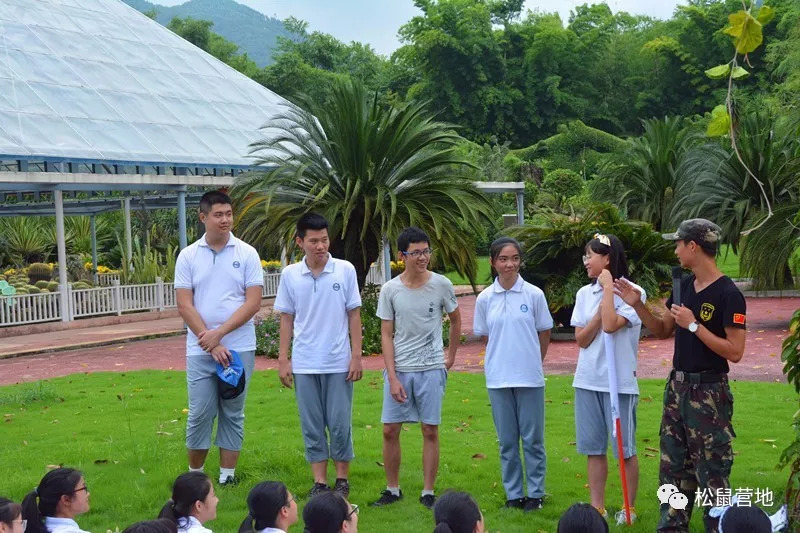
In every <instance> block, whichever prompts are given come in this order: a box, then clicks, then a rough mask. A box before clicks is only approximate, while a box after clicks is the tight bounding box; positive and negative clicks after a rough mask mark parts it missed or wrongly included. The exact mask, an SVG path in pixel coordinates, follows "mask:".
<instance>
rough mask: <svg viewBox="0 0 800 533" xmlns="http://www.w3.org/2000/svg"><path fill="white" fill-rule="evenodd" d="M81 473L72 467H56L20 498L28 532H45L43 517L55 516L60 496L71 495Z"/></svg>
mask: <svg viewBox="0 0 800 533" xmlns="http://www.w3.org/2000/svg"><path fill="white" fill-rule="evenodd" d="M82 477H83V474H81V472H80V471H79V470H75V469H74V468H56V469H53V470H51V471H49V472H48V473H46V474H45V475H44V477H43V478H42V480H41V481H40V482H39V486H38V487H36V488H35V489H33V490H32V491H31V492H29V493H28V495H27V496H25V499H24V500H22V518H23V519H25V520H27V521H28V527H27V528H26V529H25V531H27V532H28V533H47V529H46V528H45V527H44V517H46V516H55V514H56V508H57V507H58V502H59V501H61V497H62V496H70V497H73V495H74V494H75V487H77V486H78V483H80V481H81V478H82Z"/></svg>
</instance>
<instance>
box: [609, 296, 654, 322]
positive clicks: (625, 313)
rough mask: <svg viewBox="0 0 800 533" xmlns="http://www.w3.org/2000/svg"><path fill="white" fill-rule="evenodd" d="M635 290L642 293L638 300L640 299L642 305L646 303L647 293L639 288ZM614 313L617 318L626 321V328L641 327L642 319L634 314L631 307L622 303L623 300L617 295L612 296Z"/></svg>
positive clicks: (634, 311)
mask: <svg viewBox="0 0 800 533" xmlns="http://www.w3.org/2000/svg"><path fill="white" fill-rule="evenodd" d="M637 288H638V289H639V291H641V293H642V294H641V296H640V299H641V301H642V303H644V302H646V301H647V293H646V292H645V290H644V289H643V288H641V287H637ZM614 311H615V312H616V313H617V314H618V315H619V316H621V317H622V318H624V319H625V320H626V321H627V324H626V326H627V327H629V328H631V327H634V326H641V325H642V319H641V318H640V317H639V314H638V313H637V312H636V310H635V309H634V308H633V307H631V306H630V305H628V304H626V303H625V302H624V301H623V299H622V298H620V297H619V296H617V295H614Z"/></svg>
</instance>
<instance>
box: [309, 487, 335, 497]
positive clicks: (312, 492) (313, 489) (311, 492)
mask: <svg viewBox="0 0 800 533" xmlns="http://www.w3.org/2000/svg"><path fill="white" fill-rule="evenodd" d="M329 490H331V488H330V487H329V486H328V484H327V483H314V486H313V487H311V490H309V491H308V497H309V498H313V497H314V496H316V495H317V494H321V493H323V492H328V491H329Z"/></svg>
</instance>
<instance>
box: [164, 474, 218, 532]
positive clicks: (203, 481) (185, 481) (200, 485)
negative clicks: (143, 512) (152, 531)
mask: <svg viewBox="0 0 800 533" xmlns="http://www.w3.org/2000/svg"><path fill="white" fill-rule="evenodd" d="M209 492H211V479H210V478H209V477H208V476H207V475H206V474H205V473H204V472H185V473H183V474H181V475H180V476H178V478H177V479H176V480H175V483H173V484H172V498H170V499H169V500H167V503H165V504H164V507H162V508H161V512H160V513H158V517H159V518H167V519H169V520H172V521H173V522H175V523H177V522H178V519H179V518H188V517H189V516H190V515H191V513H192V507H194V504H195V502H198V501H200V502H202V501H205V499H206V498H207V497H208V493H209Z"/></svg>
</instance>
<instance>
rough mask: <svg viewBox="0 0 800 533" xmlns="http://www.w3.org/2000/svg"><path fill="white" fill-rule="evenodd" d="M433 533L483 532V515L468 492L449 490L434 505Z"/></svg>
mask: <svg viewBox="0 0 800 533" xmlns="http://www.w3.org/2000/svg"><path fill="white" fill-rule="evenodd" d="M433 518H434V520H436V529H434V530H433V533H483V532H484V526H483V515H482V514H481V510H480V509H479V508H478V504H477V503H475V500H474V499H472V496H470V495H469V494H467V493H466V492H455V491H447V492H445V493H444V494H442V495H441V496H440V497H439V499H438V500H437V501H436V505H434V506H433Z"/></svg>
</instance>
